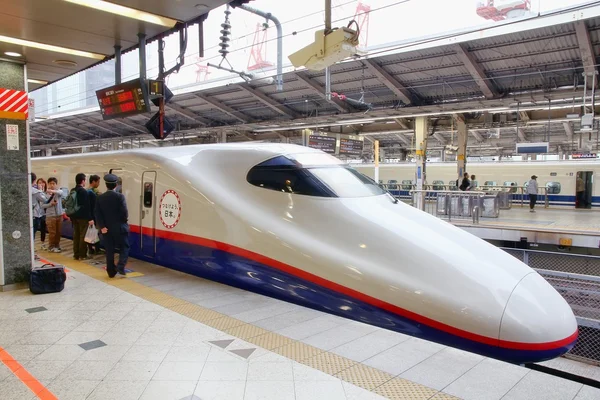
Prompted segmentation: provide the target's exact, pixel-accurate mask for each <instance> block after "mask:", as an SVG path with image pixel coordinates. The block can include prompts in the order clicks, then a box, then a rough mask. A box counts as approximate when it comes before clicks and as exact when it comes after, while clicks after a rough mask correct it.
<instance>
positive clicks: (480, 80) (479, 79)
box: [452, 44, 498, 99]
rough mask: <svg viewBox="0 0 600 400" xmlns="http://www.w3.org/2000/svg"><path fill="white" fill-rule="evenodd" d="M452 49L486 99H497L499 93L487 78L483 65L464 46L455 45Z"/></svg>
mask: <svg viewBox="0 0 600 400" xmlns="http://www.w3.org/2000/svg"><path fill="white" fill-rule="evenodd" d="M452 48H453V49H454V51H455V52H456V55H457V56H458V58H459V59H460V60H461V61H462V63H463V65H464V66H465V68H466V69H467V70H468V71H469V73H470V74H471V76H472V77H473V78H475V82H476V83H477V85H478V86H479V89H480V90H481V92H482V93H483V95H484V96H485V98H486V99H492V98H494V97H496V96H497V95H498V93H497V92H496V90H495V89H494V87H493V86H492V83H491V81H490V80H489V79H488V78H487V77H486V75H485V71H484V70H483V68H482V67H481V65H479V64H478V63H477V60H475V57H474V56H473V55H472V54H471V53H469V51H468V50H467V49H466V48H465V47H464V44H455V45H453V46H452Z"/></svg>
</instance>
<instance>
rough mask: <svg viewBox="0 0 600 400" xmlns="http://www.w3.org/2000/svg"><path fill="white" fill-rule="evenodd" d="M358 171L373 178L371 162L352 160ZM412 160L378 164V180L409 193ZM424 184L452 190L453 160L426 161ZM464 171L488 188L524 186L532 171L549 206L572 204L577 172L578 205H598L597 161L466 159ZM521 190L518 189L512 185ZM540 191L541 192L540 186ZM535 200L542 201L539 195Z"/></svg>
mask: <svg viewBox="0 0 600 400" xmlns="http://www.w3.org/2000/svg"><path fill="white" fill-rule="evenodd" d="M353 167H354V168H356V170H358V171H360V172H361V173H363V174H365V175H367V176H369V177H370V178H374V176H375V172H374V171H375V166H374V165H373V164H353ZM415 168H416V167H415V164H410V163H404V164H380V165H379V180H380V181H381V183H383V184H388V185H389V186H388V188H389V189H390V191H391V192H392V193H394V194H399V195H400V196H403V197H407V198H408V196H409V193H408V192H409V190H410V189H411V185H412V184H413V182H414V180H415ZM426 168H427V184H429V185H431V188H433V189H436V190H456V178H457V172H456V163H427V165H426ZM466 170H467V172H468V173H469V176H470V175H475V176H476V184H477V186H479V188H480V189H482V188H483V189H486V190H487V189H491V188H489V186H511V185H514V186H517V187H521V188H523V187H525V186H526V184H527V182H528V181H529V179H530V178H531V176H532V175H537V177H538V179H537V180H538V186H539V187H540V189H541V188H544V187H545V188H546V189H547V193H548V200H549V204H550V206H560V207H575V206H576V200H577V199H576V191H575V189H576V187H575V184H576V179H577V174H578V173H580V176H581V177H582V179H583V180H584V185H585V194H584V199H585V204H577V206H578V207H581V208H586V206H588V207H587V208H591V207H594V208H596V207H600V185H596V184H595V183H594V177H596V176H598V174H600V161H584V160H581V161H530V162H496V163H474V162H473V163H471V162H470V163H467V168H466ZM513 191H514V192H518V193H521V192H522V189H518V190H517V189H513ZM540 194H542V195H543V194H544V192H543V190H540ZM538 201H540V202H543V201H545V198H544V197H543V196H542V197H540V198H538Z"/></svg>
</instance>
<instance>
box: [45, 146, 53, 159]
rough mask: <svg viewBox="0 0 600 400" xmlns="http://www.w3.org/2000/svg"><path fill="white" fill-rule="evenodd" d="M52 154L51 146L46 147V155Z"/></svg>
mask: <svg viewBox="0 0 600 400" xmlns="http://www.w3.org/2000/svg"><path fill="white" fill-rule="evenodd" d="M51 156H52V147H48V148H47V149H46V157H51Z"/></svg>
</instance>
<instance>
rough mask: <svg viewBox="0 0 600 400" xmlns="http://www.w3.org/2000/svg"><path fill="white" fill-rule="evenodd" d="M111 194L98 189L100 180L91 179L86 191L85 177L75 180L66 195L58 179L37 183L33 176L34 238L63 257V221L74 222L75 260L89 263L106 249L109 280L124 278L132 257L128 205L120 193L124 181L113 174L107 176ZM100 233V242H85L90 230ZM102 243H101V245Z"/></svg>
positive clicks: (81, 176) (42, 180) (44, 248)
mask: <svg viewBox="0 0 600 400" xmlns="http://www.w3.org/2000/svg"><path fill="white" fill-rule="evenodd" d="M104 181H105V184H106V188H107V189H108V191H107V192H106V193H104V194H102V193H101V192H100V190H99V189H98V188H99V186H100V177H99V176H98V175H91V176H90V177H89V180H88V187H87V188H86V175H85V174H83V173H78V174H77V175H76V176H75V187H74V188H72V189H71V190H70V192H69V193H68V194H67V193H66V192H65V191H62V190H60V189H59V186H58V180H57V178H55V177H50V178H48V182H47V183H46V181H44V179H42V178H40V179H37V176H36V174H34V173H32V174H31V184H32V190H31V204H32V212H33V238H34V240H35V234H36V232H38V231H39V232H40V236H41V237H40V239H41V242H42V246H41V248H42V250H48V251H50V252H53V253H60V252H61V251H62V249H61V248H60V238H61V234H62V223H63V221H69V220H70V221H71V223H72V225H73V258H74V259H75V260H89V259H90V257H89V256H88V252H89V254H90V255H93V254H99V253H100V252H101V249H100V244H102V245H103V247H104V250H105V253H106V259H107V267H106V271H107V273H108V275H109V277H111V278H112V277H114V276H116V275H117V273H118V274H119V275H125V264H126V263H127V258H128V255H129V240H128V235H129V225H128V224H127V220H128V211H127V204H126V201H125V196H123V195H122V194H121V193H120V192H121V182H122V181H121V179H120V178H119V177H117V176H115V175H113V174H107V175H105V176H104ZM91 228H95V229H97V230H98V231H99V235H98V236H99V240H98V241H97V242H95V243H94V242H92V243H89V242H86V240H85V237H86V233H88V230H89V229H91ZM46 233H48V236H49V239H48V245H46ZM100 239H101V241H100ZM116 250H119V263H118V265H116V266H115V264H114V253H115V251H116Z"/></svg>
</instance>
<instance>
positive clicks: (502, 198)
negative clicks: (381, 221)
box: [381, 183, 551, 210]
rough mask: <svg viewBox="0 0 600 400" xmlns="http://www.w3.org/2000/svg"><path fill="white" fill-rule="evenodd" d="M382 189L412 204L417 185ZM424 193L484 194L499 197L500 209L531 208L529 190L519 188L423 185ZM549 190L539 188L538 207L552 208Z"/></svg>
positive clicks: (397, 185) (394, 185) (394, 184)
mask: <svg viewBox="0 0 600 400" xmlns="http://www.w3.org/2000/svg"><path fill="white" fill-rule="evenodd" d="M381 187H383V188H384V189H386V190H387V191H388V192H390V194H391V195H393V196H395V197H397V198H398V199H400V200H402V201H405V202H412V201H413V196H412V193H413V192H414V191H415V190H417V189H416V185H406V184H396V183H388V184H381ZM421 190H424V191H427V192H431V193H432V194H430V195H428V197H431V196H433V193H436V192H451V193H483V194H484V195H486V196H498V202H499V208H500V209H501V210H508V209H510V208H512V207H513V206H515V207H529V195H528V194H527V189H526V188H524V187H518V186H479V187H477V188H476V191H466V192H463V191H461V190H458V188H457V187H456V186H452V185H441V184H440V185H423V189H421ZM549 194H551V193H548V188H546V187H541V188H538V195H537V201H536V205H538V206H539V205H543V206H544V208H548V207H549V206H550V196H549Z"/></svg>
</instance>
